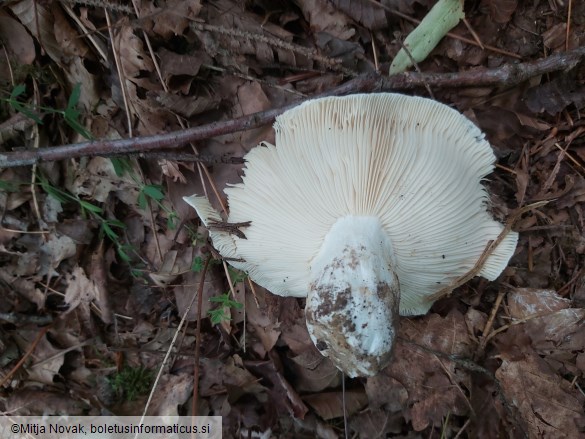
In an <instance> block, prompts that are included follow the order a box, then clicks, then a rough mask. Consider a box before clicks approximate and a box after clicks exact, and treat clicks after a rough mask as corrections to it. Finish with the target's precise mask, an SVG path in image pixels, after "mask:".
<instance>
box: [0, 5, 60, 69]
mask: <svg viewBox="0 0 585 439" xmlns="http://www.w3.org/2000/svg"><path fill="white" fill-rule="evenodd" d="M49 4H50V3H49ZM46 5H47V3H43V4H39V3H38V2H35V1H34V0H22V1H18V2H14V3H11V4H10V5H9V6H8V7H9V8H10V9H11V10H12V12H13V13H14V15H15V16H16V17H17V18H18V19H19V20H20V22H21V23H22V24H23V25H24V26H25V27H26V28H27V29H28V30H29V32H30V33H31V34H32V35H33V36H34V37H35V38H36V40H37V41H38V42H39V43H40V44H41V46H42V47H43V49H44V50H46V52H47V54H48V55H49V56H50V57H51V59H52V60H53V62H55V63H56V64H57V65H61V55H62V53H63V52H62V50H61V47H60V46H59V44H58V43H57V41H56V39H55V29H54V27H53V14H52V13H51V11H50V10H49V9H48V8H47V7H46Z"/></svg>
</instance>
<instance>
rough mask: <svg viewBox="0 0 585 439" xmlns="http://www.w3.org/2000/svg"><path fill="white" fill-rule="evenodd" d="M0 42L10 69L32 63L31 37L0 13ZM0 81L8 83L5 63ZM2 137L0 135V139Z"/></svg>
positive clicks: (2, 12) (8, 17) (8, 75)
mask: <svg viewBox="0 0 585 439" xmlns="http://www.w3.org/2000/svg"><path fill="white" fill-rule="evenodd" d="M0 41H2V43H3V45H4V47H5V49H6V54H7V56H8V59H9V61H10V63H12V64H13V65H12V68H13V70H14V68H15V67H17V66H24V65H30V64H32V63H33V61H34V59H35V57H36V52H35V44H34V41H33V39H32V37H31V36H30V35H29V34H28V32H27V31H26V29H25V28H24V26H23V25H22V24H20V23H19V22H18V21H16V20H15V19H14V18H12V17H10V16H9V15H8V14H6V13H5V12H4V11H0ZM0 81H2V82H6V83H8V82H9V81H10V69H9V68H8V65H7V63H6V62H2V63H1V64H0ZM1 138H2V136H1V135H0V139H1Z"/></svg>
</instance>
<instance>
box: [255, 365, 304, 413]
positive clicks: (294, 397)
mask: <svg viewBox="0 0 585 439" xmlns="http://www.w3.org/2000/svg"><path fill="white" fill-rule="evenodd" d="M246 364H247V365H248V367H249V368H250V369H251V370H254V371H255V373H256V374H257V375H260V376H261V377H263V378H264V380H267V381H266V382H268V383H270V384H269V385H268V386H267V392H268V395H269V400H270V403H271V404H274V405H275V407H276V410H277V412H279V413H280V414H281V415H288V416H292V417H295V418H299V419H303V418H304V417H305V414H307V412H308V411H309V409H308V408H307V406H306V405H305V404H304V402H303V400H302V399H301V397H300V396H299V394H298V393H297V391H296V390H295V389H294V387H293V386H291V384H290V383H289V382H288V381H287V380H286V379H285V378H284V376H283V375H282V373H281V372H280V371H279V370H278V369H277V367H276V365H275V364H274V362H273V361H262V362H247V363H246Z"/></svg>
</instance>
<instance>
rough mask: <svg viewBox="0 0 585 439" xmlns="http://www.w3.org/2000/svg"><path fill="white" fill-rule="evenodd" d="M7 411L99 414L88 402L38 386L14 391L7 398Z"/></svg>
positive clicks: (78, 414)
mask: <svg viewBox="0 0 585 439" xmlns="http://www.w3.org/2000/svg"><path fill="white" fill-rule="evenodd" d="M5 407H6V408H5V410H6V412H7V413H10V414H13V415H20V416H30V415H33V416H39V415H59V416H63V414H64V413H66V414H67V415H69V416H83V415H85V416H87V415H90V414H92V415H97V414H98V411H97V410H95V411H89V408H90V407H89V406H88V404H87V403H86V402H84V401H82V400H80V399H75V398H74V397H73V396H70V395H69V394H68V393H63V392H57V391H47V390H43V389H40V388H38V387H36V386H30V387H24V388H21V389H18V390H16V391H14V392H13V393H12V394H11V395H10V396H9V397H8V398H6V400H5Z"/></svg>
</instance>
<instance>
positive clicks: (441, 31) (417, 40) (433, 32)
mask: <svg viewBox="0 0 585 439" xmlns="http://www.w3.org/2000/svg"><path fill="white" fill-rule="evenodd" d="M464 17H465V14H464V13H463V0H439V1H438V2H437V3H436V4H435V6H433V8H432V9H431V10H430V11H429V13H428V14H427V15H425V18H423V20H422V21H421V22H420V24H419V25H418V26H417V27H416V28H415V29H414V30H413V31H412V32H411V33H410V34H409V35H408V37H406V39H405V40H404V47H403V48H402V49H400V51H399V52H398V54H397V55H396V57H395V58H394V60H393V61H392V65H391V66H390V74H391V75H394V74H396V73H401V72H404V71H405V70H406V69H407V68H409V67H410V66H412V61H411V59H410V57H409V56H408V53H407V52H406V50H404V48H406V49H408V52H409V53H410V55H411V56H412V58H413V59H414V60H415V61H416V62H417V63H418V62H421V61H423V60H424V59H426V57H427V56H428V55H429V53H431V51H432V50H433V49H434V48H435V47H436V46H437V44H439V41H441V39H442V38H443V37H444V36H445V35H447V33H448V32H449V31H450V30H451V29H453V28H454V27H455V26H457V24H458V23H459V21H460V20H461V19H463V18H464Z"/></svg>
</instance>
